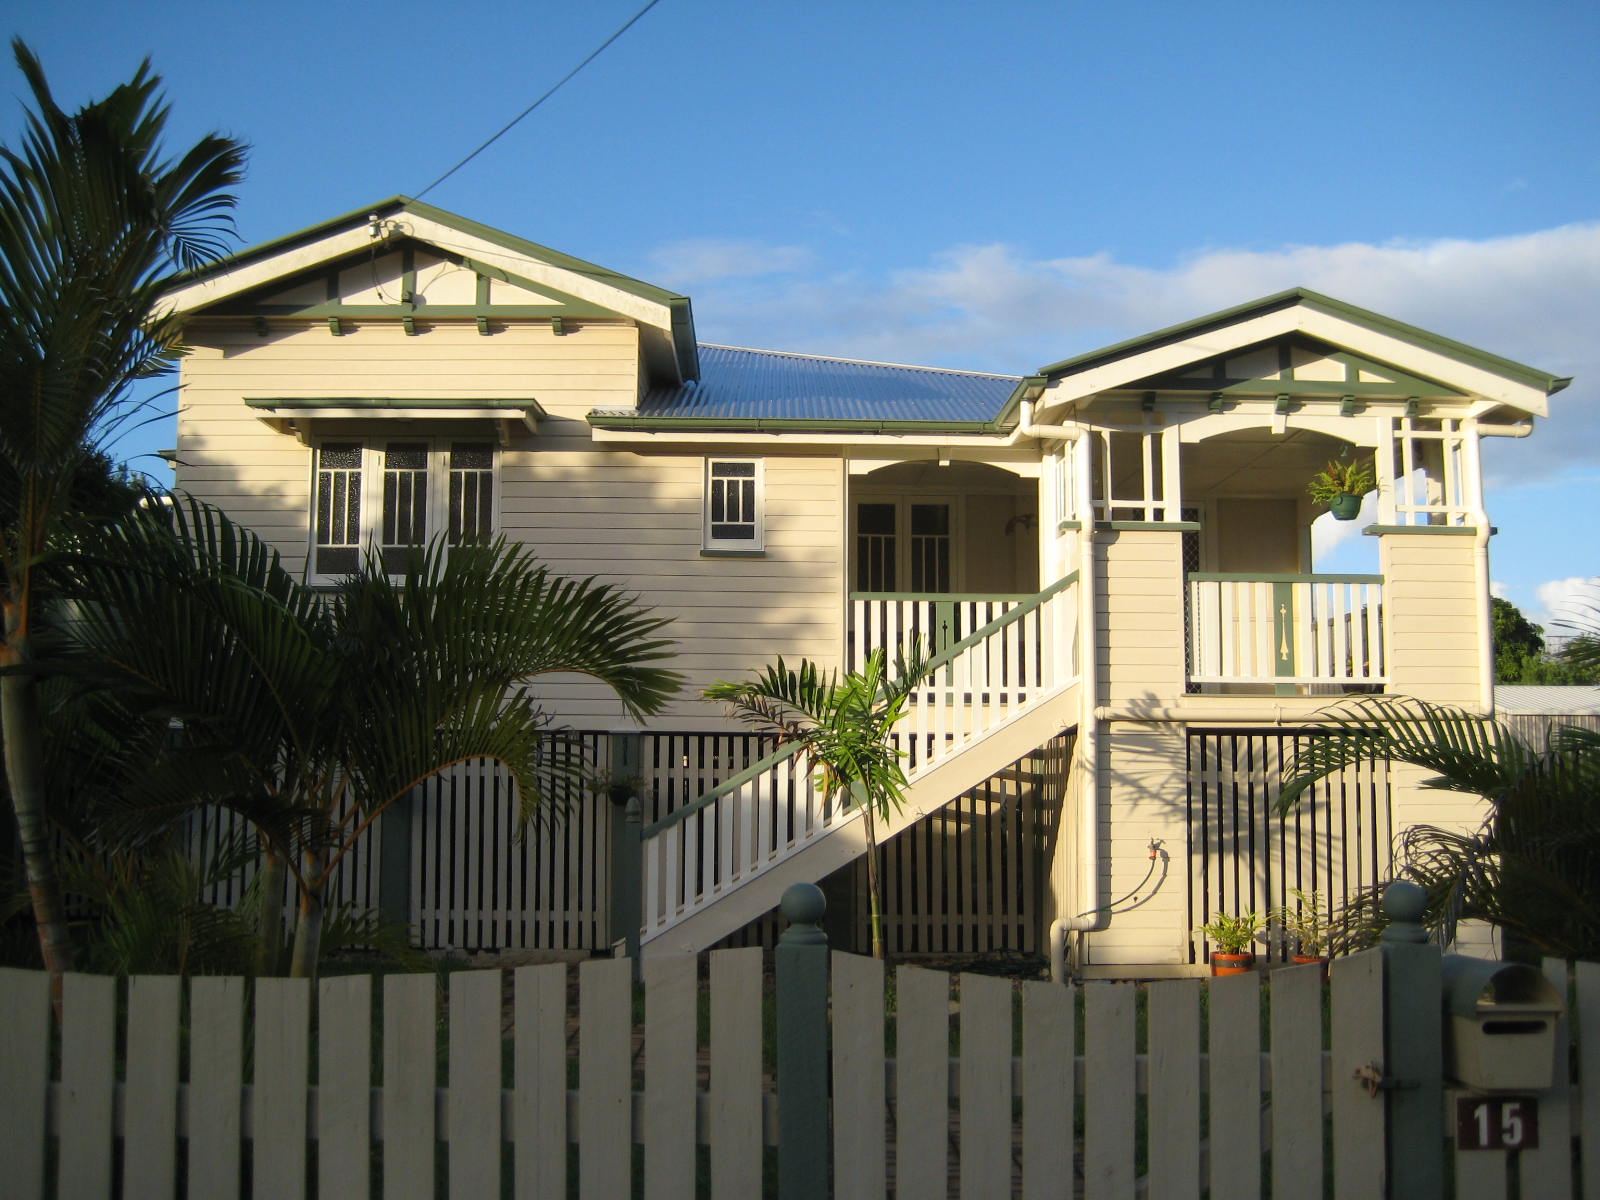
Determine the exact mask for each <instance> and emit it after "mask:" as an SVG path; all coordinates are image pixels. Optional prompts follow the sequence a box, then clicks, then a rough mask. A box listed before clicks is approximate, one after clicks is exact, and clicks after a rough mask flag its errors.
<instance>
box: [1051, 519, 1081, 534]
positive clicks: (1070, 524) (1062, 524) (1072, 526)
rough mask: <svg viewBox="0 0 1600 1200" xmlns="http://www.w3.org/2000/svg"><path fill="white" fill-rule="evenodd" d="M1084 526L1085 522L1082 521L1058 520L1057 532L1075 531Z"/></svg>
mask: <svg viewBox="0 0 1600 1200" xmlns="http://www.w3.org/2000/svg"><path fill="white" fill-rule="evenodd" d="M1082 528H1083V522H1082V521H1057V522H1056V532H1057V533H1073V532H1076V531H1077V530H1079V529H1082Z"/></svg>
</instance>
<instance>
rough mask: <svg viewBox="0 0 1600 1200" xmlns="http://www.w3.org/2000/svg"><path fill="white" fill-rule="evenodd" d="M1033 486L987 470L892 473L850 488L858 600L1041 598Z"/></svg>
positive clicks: (925, 466) (929, 468) (967, 467)
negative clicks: (890, 596)
mask: <svg viewBox="0 0 1600 1200" xmlns="http://www.w3.org/2000/svg"><path fill="white" fill-rule="evenodd" d="M1038 531H1039V494H1038V485H1037V482H1036V481H1035V480H1034V479H1031V478H1026V477H1019V476H1017V475H1014V474H1012V473H1011V472H1009V471H1005V470H1002V469H1000V468H998V467H993V466H989V465H988V464H986V463H976V462H948V463H944V464H940V463H938V462H935V461H931V460H930V461H925V462H904V463H895V464H894V465H892V466H887V467H880V468H878V469H877V470H875V471H872V472H870V473H869V474H866V475H863V476H861V477H859V478H857V479H854V480H852V482H851V488H850V584H851V590H852V591H855V592H872V593H885V592H896V593H915V594H919V595H922V594H927V595H933V594H946V593H951V592H963V593H1002V594H1011V593H1032V592H1037V591H1038V590H1039V532H1038Z"/></svg>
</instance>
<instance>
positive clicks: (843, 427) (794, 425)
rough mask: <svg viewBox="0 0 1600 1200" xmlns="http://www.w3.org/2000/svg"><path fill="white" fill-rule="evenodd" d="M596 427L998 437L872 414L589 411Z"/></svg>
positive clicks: (993, 426) (978, 425) (979, 427)
mask: <svg viewBox="0 0 1600 1200" xmlns="http://www.w3.org/2000/svg"><path fill="white" fill-rule="evenodd" d="M588 419H589V424H590V425H591V426H593V427H594V428H595V429H616V430H620V431H622V432H625V433H669V432H672V431H675V430H677V431H685V432H690V431H692V432H696V433H702V432H716V431H722V432H725V433H857V434H859V433H955V434H974V435H986V436H998V435H999V434H1001V433H1003V432H1004V431H1003V430H1002V429H1001V428H1000V425H999V423H998V422H995V421H887V420H879V419H877V418H872V417H866V418H862V417H636V416H623V415H621V414H610V413H593V412H592V413H590V414H589V418H588Z"/></svg>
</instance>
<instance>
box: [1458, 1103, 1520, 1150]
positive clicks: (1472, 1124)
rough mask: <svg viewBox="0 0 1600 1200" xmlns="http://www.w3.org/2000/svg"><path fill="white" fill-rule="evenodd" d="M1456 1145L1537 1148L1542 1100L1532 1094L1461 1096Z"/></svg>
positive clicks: (1482, 1148) (1488, 1147)
mask: <svg viewBox="0 0 1600 1200" xmlns="http://www.w3.org/2000/svg"><path fill="white" fill-rule="evenodd" d="M1456 1148H1457V1149H1459V1150H1537V1149H1538V1148H1539V1102H1538V1101H1537V1100H1536V1099H1534V1098H1533V1097H1532V1096H1465V1097H1458V1098H1457V1100H1456Z"/></svg>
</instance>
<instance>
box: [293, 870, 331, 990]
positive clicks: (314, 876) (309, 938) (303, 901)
mask: <svg viewBox="0 0 1600 1200" xmlns="http://www.w3.org/2000/svg"><path fill="white" fill-rule="evenodd" d="M325 857H326V856H325V854H324V853H323V852H322V851H321V850H310V851H307V852H306V856H305V879H306V882H305V885H304V886H303V887H302V888H301V889H300V919H299V920H298V921H297V922H296V923H295V927H294V954H293V956H292V957H291V958H290V959H289V978H291V979H315V978H316V977H317V960H318V959H319V958H320V957H321V956H322V917H323V912H324V910H325V905H324V904H323V902H322V889H323V888H324V887H326V886H327V881H326V880H324V879H323V878H322V864H323V861H324V859H325Z"/></svg>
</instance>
